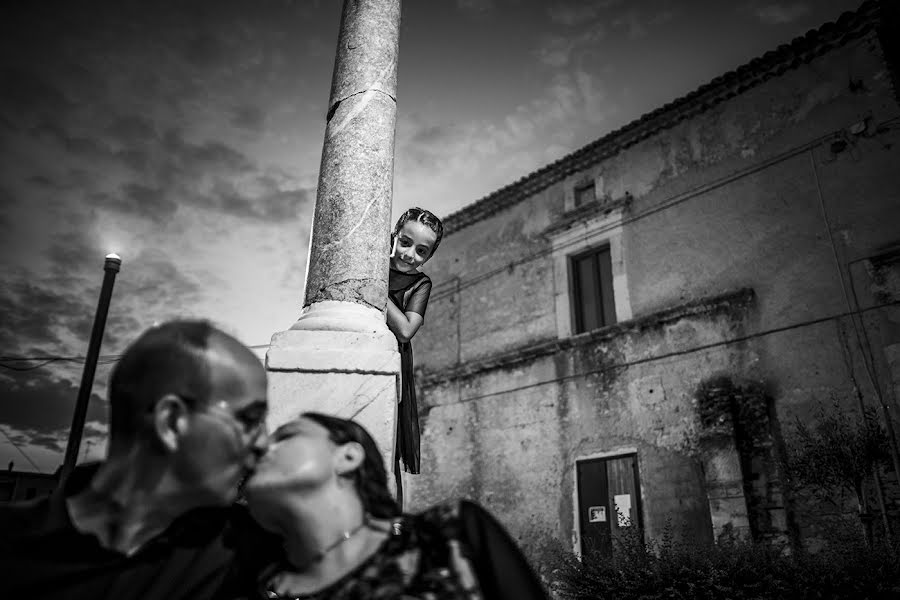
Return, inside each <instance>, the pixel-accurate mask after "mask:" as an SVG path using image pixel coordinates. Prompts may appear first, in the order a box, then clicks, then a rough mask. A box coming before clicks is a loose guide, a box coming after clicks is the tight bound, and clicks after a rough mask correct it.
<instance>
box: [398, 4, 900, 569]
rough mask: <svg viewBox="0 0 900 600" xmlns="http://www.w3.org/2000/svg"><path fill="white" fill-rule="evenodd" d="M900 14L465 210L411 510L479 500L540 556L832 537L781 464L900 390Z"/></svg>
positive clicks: (423, 352) (445, 290)
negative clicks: (688, 541)
mask: <svg viewBox="0 0 900 600" xmlns="http://www.w3.org/2000/svg"><path fill="white" fill-rule="evenodd" d="M896 11H897V7H896V3H888V2H885V3H879V2H866V3H865V4H863V5H862V6H861V7H860V9H859V10H858V11H856V12H853V13H847V14H844V15H843V16H841V18H840V19H839V20H838V21H837V22H835V23H829V24H826V25H823V26H822V27H821V28H819V29H817V30H814V31H810V32H809V33H807V34H806V35H805V36H803V37H801V38H797V39H795V40H793V41H792V42H791V43H789V44H786V45H783V46H780V47H778V48H775V49H773V50H772V51H771V52H768V53H766V54H765V55H763V56H761V57H759V58H757V59H755V60H753V61H751V62H750V63H748V64H746V65H743V66H741V67H740V68H738V69H736V70H735V71H732V72H729V73H725V74H724V75H722V76H720V77H717V78H716V79H714V80H713V81H711V82H709V83H707V84H705V85H703V86H701V87H700V88H698V89H697V90H695V91H694V92H692V93H690V94H688V95H686V96H684V97H682V98H679V99H677V100H675V101H673V102H671V103H670V104H667V105H665V106H663V107H660V108H659V109H657V110H655V111H653V112H651V113H649V114H647V115H644V116H643V117H641V118H640V119H638V120H636V121H634V122H632V123H630V124H628V125H626V126H624V127H622V128H621V129H619V130H617V131H614V132H612V133H610V134H608V135H606V136H604V137H602V138H601V139H599V140H597V141H595V142H593V143H591V144H589V145H587V146H585V147H584V148H581V149H580V150H578V151H576V152H574V153H572V154H570V155H568V156H566V157H564V158H562V159H560V160H558V161H557V162H554V163H553V164H549V165H547V166H545V167H543V168H541V169H539V170H538V171H535V172H533V173H530V174H528V175H525V176H524V177H522V178H521V179H520V180H518V181H516V182H515V183H512V184H511V185H508V186H506V187H504V188H502V189H500V190H497V191H496V192H494V193H492V194H490V195H489V196H487V197H485V198H483V199H481V200H479V201H477V202H475V203H474V204H471V205H469V206H467V207H465V208H463V209H462V210H460V211H458V212H456V213H454V214H452V215H449V216H448V217H447V218H446V220H445V224H446V236H445V238H444V241H443V242H442V243H441V248H440V251H439V252H438V253H437V255H436V256H435V258H434V259H433V260H432V261H431V262H429V264H428V265H427V267H426V271H427V272H428V273H429V275H430V276H431V277H432V279H433V281H434V282H435V287H434V289H433V292H432V297H431V300H430V302H429V306H428V314H427V318H426V323H425V326H424V327H423V329H422V330H421V332H420V333H419V335H418V336H417V337H416V340H415V342H414V346H415V356H416V367H417V373H418V376H417V385H418V386H419V394H420V405H421V408H420V412H421V421H422V427H423V430H422V431H423V435H422V468H423V474H422V475H418V476H413V477H408V478H407V479H406V485H407V488H408V489H409V491H408V496H409V497H410V498H411V499H412V501H413V505H414V506H413V508H418V507H420V506H424V505H427V504H430V503H433V502H438V501H441V500H443V499H446V498H452V497H459V496H467V497H471V498H474V499H476V500H478V501H480V502H482V503H483V504H485V505H486V506H487V507H488V508H489V509H490V510H491V511H492V512H493V513H495V514H496V515H497V516H498V517H499V518H500V520H501V521H502V522H503V523H504V524H505V525H506V526H507V527H508V528H509V529H510V530H511V531H512V532H513V533H514V535H515V536H516V537H517V538H518V540H519V541H520V543H521V544H522V545H523V546H524V547H525V548H526V550H527V551H528V552H529V553H530V554H531V555H532V556H534V557H537V558H539V556H540V554H541V552H542V549H541V547H542V545H543V544H545V543H546V542H547V541H548V540H550V541H553V540H555V541H556V543H562V544H563V546H565V547H567V548H570V549H573V550H575V551H576V552H578V551H581V550H583V549H585V548H587V547H593V548H598V549H600V550H604V551H607V552H609V551H610V546H609V538H610V535H612V534H615V533H616V532H618V531H620V530H622V529H623V528H626V527H634V526H640V527H642V528H643V530H644V534H645V535H646V536H647V537H651V538H655V537H658V536H660V535H661V534H662V533H663V531H664V530H665V528H666V524H667V523H672V524H673V526H674V527H675V528H676V529H679V530H680V529H683V530H684V531H686V532H689V533H690V534H691V535H692V536H693V537H695V538H698V539H701V540H707V541H712V540H714V539H717V538H718V537H719V536H722V535H731V534H736V535H747V536H752V537H753V538H755V539H762V540H781V541H789V540H793V541H797V540H802V541H803V542H804V543H814V542H815V540H817V539H819V538H821V537H822V536H824V535H825V534H826V530H827V528H828V527H829V526H830V525H829V523H831V521H829V518H828V517H827V516H825V515H823V513H822V510H823V509H821V507H820V506H819V505H817V504H815V502H813V501H811V500H809V499H807V498H802V497H794V495H792V494H789V493H788V490H787V488H786V486H785V485H784V481H783V477H782V473H781V471H780V468H779V464H780V462H779V461H780V459H781V458H782V457H783V454H784V451H785V444H786V443H787V442H786V440H788V438H789V437H790V428H791V424H792V423H793V422H794V420H795V419H797V418H800V419H809V418H810V417H811V416H812V415H814V414H815V411H816V407H817V406H819V405H820V404H821V403H823V402H824V403H826V404H829V403H831V402H832V400H833V399H836V401H837V402H839V403H840V406H841V407H842V408H843V409H845V410H847V411H851V410H857V406H858V403H857V400H856V398H857V391H859V393H860V394H861V395H862V397H863V398H864V401H865V402H866V403H868V404H869V405H870V406H876V407H877V406H879V402H878V399H879V398H881V399H883V400H884V402H885V403H887V404H888V405H889V406H891V407H894V410H896V408H895V407H896V401H897V398H898V396H900V304H898V303H900V95H898V91H900V85H898V83H900V70H898V69H900V54H898V48H900V31H898V28H897V23H898V20H897V15H896ZM886 476H887V477H888V478H889V479H890V478H892V477H895V476H894V475H893V474H892V473H890V472H889V471H888V472H887V473H886ZM887 483H888V484H890V485H888V488H889V489H888V491H889V492H890V494H889V498H888V503H889V506H891V507H893V508H892V509H891V510H892V511H893V510H896V508H897V505H896V500H897V495H896V486H895V485H894V487H891V485H893V481H888V482H887ZM891 502H894V504H890V503H891ZM839 504H840V503H839ZM831 512H834V510H833V509H832V511H831ZM838 512H839V511H838ZM892 515H893V516H896V514H895V513H893V512H892Z"/></svg>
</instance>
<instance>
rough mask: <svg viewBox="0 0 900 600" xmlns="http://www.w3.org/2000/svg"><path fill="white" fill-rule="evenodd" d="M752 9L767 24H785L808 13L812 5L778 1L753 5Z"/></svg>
mask: <svg viewBox="0 0 900 600" xmlns="http://www.w3.org/2000/svg"><path fill="white" fill-rule="evenodd" d="M750 11H751V13H752V14H753V15H754V16H755V17H756V18H757V19H759V20H760V21H761V22H762V23H765V24H766V25H784V24H786V23H792V22H793V21H796V20H797V19H799V18H801V17H804V16H806V15H808V14H809V13H810V12H812V7H811V6H810V5H809V3H807V2H780V3H779V2H776V3H769V4H756V5H752V6H751V7H750Z"/></svg>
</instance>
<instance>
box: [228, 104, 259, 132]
mask: <svg viewBox="0 0 900 600" xmlns="http://www.w3.org/2000/svg"><path fill="white" fill-rule="evenodd" d="M231 124H232V125H233V126H234V127H237V128H238V129H243V130H245V131H249V132H251V133H261V132H262V130H263V128H264V127H265V124H266V118H265V115H264V114H263V111H262V109H260V108H259V107H258V106H250V105H243V106H238V107H237V108H235V109H234V113H233V114H232V116H231Z"/></svg>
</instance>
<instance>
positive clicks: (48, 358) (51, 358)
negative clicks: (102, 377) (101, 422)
mask: <svg viewBox="0 0 900 600" xmlns="http://www.w3.org/2000/svg"><path fill="white" fill-rule="evenodd" d="M269 345H270V344H254V345H253V346H247V347H248V348H250V349H261V348H268V347H269ZM121 358H122V355H121V354H106V355H103V356H100V357H99V358H98V359H97V364H98V365H109V364H113V363H116V362H118V361H119V360H120V359H121ZM85 360H86V359H85V357H84V356H58V355H52V354H45V355H40V356H0V367H2V368H4V369H9V370H10V371H33V370H34V369H40V368H41V367H45V366H47V365H49V364H51V363H55V362H73V363H83V362H84V361H85ZM34 361H41V362H40V364H37V365H28V366H24V367H19V366H13V365H7V364H3V363H19V362H34Z"/></svg>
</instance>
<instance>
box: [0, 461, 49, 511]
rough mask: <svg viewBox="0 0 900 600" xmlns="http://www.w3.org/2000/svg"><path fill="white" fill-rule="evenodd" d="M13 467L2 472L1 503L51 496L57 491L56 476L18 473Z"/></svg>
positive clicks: (0, 476) (0, 482) (0, 483)
mask: <svg viewBox="0 0 900 600" xmlns="http://www.w3.org/2000/svg"><path fill="white" fill-rule="evenodd" d="M13 466H14V465H13V464H12V463H10V465H9V469H7V470H6V471H0V503H3V502H17V501H20V500H31V499H33V498H40V497H42V496H49V495H50V494H51V493H53V490H54V489H56V483H57V478H56V474H52V473H35V472H33V471H16V470H14V468H13Z"/></svg>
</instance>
